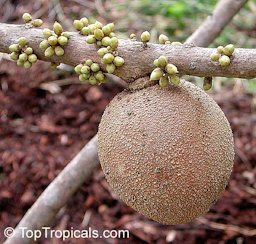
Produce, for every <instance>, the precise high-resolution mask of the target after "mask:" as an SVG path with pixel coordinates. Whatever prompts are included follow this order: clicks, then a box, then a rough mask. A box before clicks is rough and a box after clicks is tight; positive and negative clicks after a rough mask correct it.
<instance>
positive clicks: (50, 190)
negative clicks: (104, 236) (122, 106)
mask: <svg viewBox="0 0 256 244" xmlns="http://www.w3.org/2000/svg"><path fill="white" fill-rule="evenodd" d="M98 164H99V159H98V154H97V135H96V136H95V137H94V138H93V139H91V141H90V142H89V143H88V144H87V145H86V146H85V147H84V148H83V149H82V150H81V151H80V152H79V153H78V154H77V155H76V157H75V158H74V159H73V160H72V161H71V162H70V163H69V164H68V165H67V166H66V167H65V169H64V170H63V171H62V172H61V173H60V174H59V175H58V176H57V178H55V179H54V181H53V182H52V183H51V184H50V185H49V186H48V187H47V188H46V190H45V191H44V192H43V193H42V195H41V196H40V197H39V198H38V199H37V200H36V202H35V203H34V205H33V206H32V207H31V208H30V209H29V210H28V212H27V213H26V214H25V216H24V217H23V219H22V220H21V221H20V223H19V224H18V226H17V227H16V229H15V232H14V235H13V237H12V238H9V239H7V240H6V241H5V244H15V243H22V244H23V243H24V244H25V243H31V242H33V240H31V239H28V238H22V229H21V228H22V227H26V228H27V229H28V230H40V229H41V228H42V227H47V226H49V224H51V223H52V221H53V219H54V217H55V215H56V214H57V213H58V211H59V210H60V209H61V207H63V206H64V205H65V204H66V202H67V201H68V200H69V199H70V196H72V195H73V193H74V192H75V191H76V190H77V189H78V188H79V187H80V186H81V184H82V183H83V182H84V181H86V180H87V179H88V178H89V177H90V176H91V175H92V172H93V171H94V169H95V168H96V167H97V166H98Z"/></svg>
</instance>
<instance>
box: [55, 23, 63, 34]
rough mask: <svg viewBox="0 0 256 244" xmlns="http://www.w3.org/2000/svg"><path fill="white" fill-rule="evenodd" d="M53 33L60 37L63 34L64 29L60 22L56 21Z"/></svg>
mask: <svg viewBox="0 0 256 244" xmlns="http://www.w3.org/2000/svg"><path fill="white" fill-rule="evenodd" d="M53 31H54V33H55V34H56V35H58V36H59V35H60V34H61V33H62V32H63V28H62V26H61V24H60V23H59V22H57V21H55V23H54V24H53Z"/></svg>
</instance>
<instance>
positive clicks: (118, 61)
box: [114, 56, 124, 67]
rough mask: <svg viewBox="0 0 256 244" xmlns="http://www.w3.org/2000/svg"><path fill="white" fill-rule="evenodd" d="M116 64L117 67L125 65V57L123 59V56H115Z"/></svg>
mask: <svg viewBox="0 0 256 244" xmlns="http://www.w3.org/2000/svg"><path fill="white" fill-rule="evenodd" d="M114 65H115V66H116V67H121V66H123V65H124V59H123V58H122V57H119V56H117V57H115V58H114Z"/></svg>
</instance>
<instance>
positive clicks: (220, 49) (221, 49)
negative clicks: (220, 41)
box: [217, 46, 224, 54]
mask: <svg viewBox="0 0 256 244" xmlns="http://www.w3.org/2000/svg"><path fill="white" fill-rule="evenodd" d="M217 52H218V53H220V54H223V53H224V47H223V46H218V47H217Z"/></svg>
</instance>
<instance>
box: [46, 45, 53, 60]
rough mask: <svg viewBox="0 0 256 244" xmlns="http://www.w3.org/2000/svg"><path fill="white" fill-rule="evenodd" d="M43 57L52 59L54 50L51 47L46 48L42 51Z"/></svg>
mask: <svg viewBox="0 0 256 244" xmlns="http://www.w3.org/2000/svg"><path fill="white" fill-rule="evenodd" d="M44 55H45V57H48V58H50V57H52V56H53V55H54V49H53V48H52V47H48V48H46V50H45V51H44Z"/></svg>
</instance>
